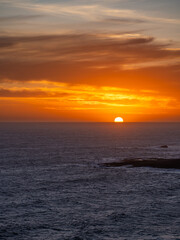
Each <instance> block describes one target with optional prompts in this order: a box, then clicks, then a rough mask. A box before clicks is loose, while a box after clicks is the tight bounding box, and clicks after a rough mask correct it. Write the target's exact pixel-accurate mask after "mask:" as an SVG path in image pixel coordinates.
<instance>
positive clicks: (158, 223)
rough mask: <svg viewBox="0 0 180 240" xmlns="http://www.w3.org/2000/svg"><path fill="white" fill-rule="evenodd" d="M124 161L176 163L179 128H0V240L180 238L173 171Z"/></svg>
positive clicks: (178, 174) (178, 177)
mask: <svg viewBox="0 0 180 240" xmlns="http://www.w3.org/2000/svg"><path fill="white" fill-rule="evenodd" d="M162 145H168V148H161V146H162ZM126 158H144V159H148V158H167V159H171V158H180V123H123V124H117V123H1V124H0V239H2V240H6V239H8V240H35V239H37V240H46V239H47V240H69V239H70V240H71V239H72V240H82V239H83V240H96V239H97V240H116V239H117V240H125V239H127V240H128V239H133V240H134V239H135V240H140V239H141V240H146V239H147V240H153V239H158V240H161V239H162V240H166V239H167V240H169V239H173V240H174V239H180V228H179V226H180V205H179V196H180V171H179V170H177V169H160V168H159V169H156V168H150V167H148V168H147V167H141V168H133V167H129V166H127V167H114V168H113V167H110V168H107V167H103V165H102V163H105V162H115V161H121V160H123V159H126Z"/></svg>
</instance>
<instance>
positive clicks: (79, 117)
mask: <svg viewBox="0 0 180 240" xmlns="http://www.w3.org/2000/svg"><path fill="white" fill-rule="evenodd" d="M158 1H159V2H158ZM158 1H156V2H154V4H157V2H158V3H159V4H160V3H161V4H162V1H161V0H158ZM174 1H175V0H174ZM9 2H11V1H9ZM37 2H39V4H37ZM112 2H113V3H114V5H113V4H112V5H110V4H109V5H107V2H106V1H99V4H98V5H95V3H94V1H92V3H91V4H89V3H88V2H87V3H86V1H85V2H84V4H85V5H84V4H83V5H82V4H80V3H78V4H79V5H78V4H77V5H75V4H74V3H73V2H71V1H69V3H68V4H67V3H65V2H64V1H59V2H57V1H52V4H47V2H46V1H40V0H39V1H33V0H32V1H28V3H26V4H23V2H22V3H21V1H13V2H12V3H13V5H12V6H11V8H10V7H9V5H7V4H6V3H5V1H0V5H2V6H1V7H3V8H4V9H5V10H4V11H5V12H6V16H4V17H3V16H2V17H1V20H2V23H1V25H0V27H1V30H0V32H1V37H0V121H95V122H98V121H100V122H101V121H102V122H106V121H107V122H111V121H113V120H114V118H115V117H117V116H121V117H123V118H124V121H132V122H135V121H140V122H141V121H165V122H166V121H180V94H179V93H180V44H179V42H180V41H179V36H180V35H179V33H178V30H177V29H179V25H180V19H179V18H178V16H177V15H176V11H175V8H174V12H173V11H172V12H168V9H165V10H164V12H162V11H161V8H160V7H159V9H158V8H157V12H158V11H159V14H157V12H155V11H153V10H151V11H150V10H148V12H147V9H146V5H144V7H143V6H139V5H138V2H137V1H135V2H137V4H136V5H134V9H132V7H130V5H128V4H127V5H126V4H125V2H124V1H112ZM123 2H124V5H123ZM130 2H131V1H130ZM145 2H146V1H145ZM100 3H101V4H100ZM115 3H116V5H115ZM117 4H118V5H117ZM154 6H155V5H154ZM177 6H179V5H177ZM22 9H23V10H24V13H23V15H22V14H20V10H21V12H22ZM57 9H59V10H58V11H57ZM84 9H86V10H87V11H86V12H84ZM155 14H157V16H156V15H155ZM7 16H8V17H7ZM75 21H76V22H75ZM85 23H86V24H87V25H86V26H87V27H86V29H85V27H84V26H85ZM72 24H73V25H72ZM100 26H101V27H100ZM157 28H159V31H157ZM38 29H39V32H38Z"/></svg>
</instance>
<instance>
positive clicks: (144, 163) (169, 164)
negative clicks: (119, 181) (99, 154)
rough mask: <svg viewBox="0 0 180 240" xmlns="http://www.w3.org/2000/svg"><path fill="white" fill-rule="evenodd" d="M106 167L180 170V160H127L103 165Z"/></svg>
mask: <svg viewBox="0 0 180 240" xmlns="http://www.w3.org/2000/svg"><path fill="white" fill-rule="evenodd" d="M102 165H103V166H105V167H121V166H128V165H130V166H132V167H154V168H175V169H180V159H163V158H159V159H158V158H152V159H140V158H138V159H125V160H123V161H121V162H108V163H103V164H102Z"/></svg>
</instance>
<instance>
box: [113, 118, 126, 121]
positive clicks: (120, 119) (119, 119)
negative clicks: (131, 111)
mask: <svg viewBox="0 0 180 240" xmlns="http://www.w3.org/2000/svg"><path fill="white" fill-rule="evenodd" d="M114 122H124V120H123V118H122V117H116V118H115V119H114Z"/></svg>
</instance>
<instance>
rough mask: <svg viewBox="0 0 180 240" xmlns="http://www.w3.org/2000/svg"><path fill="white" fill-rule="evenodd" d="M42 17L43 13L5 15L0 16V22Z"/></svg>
mask: <svg viewBox="0 0 180 240" xmlns="http://www.w3.org/2000/svg"><path fill="white" fill-rule="evenodd" d="M39 17H43V15H17V16H5V17H0V24H4V23H11V24H12V23H13V22H17V21H25V20H29V19H34V18H39Z"/></svg>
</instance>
